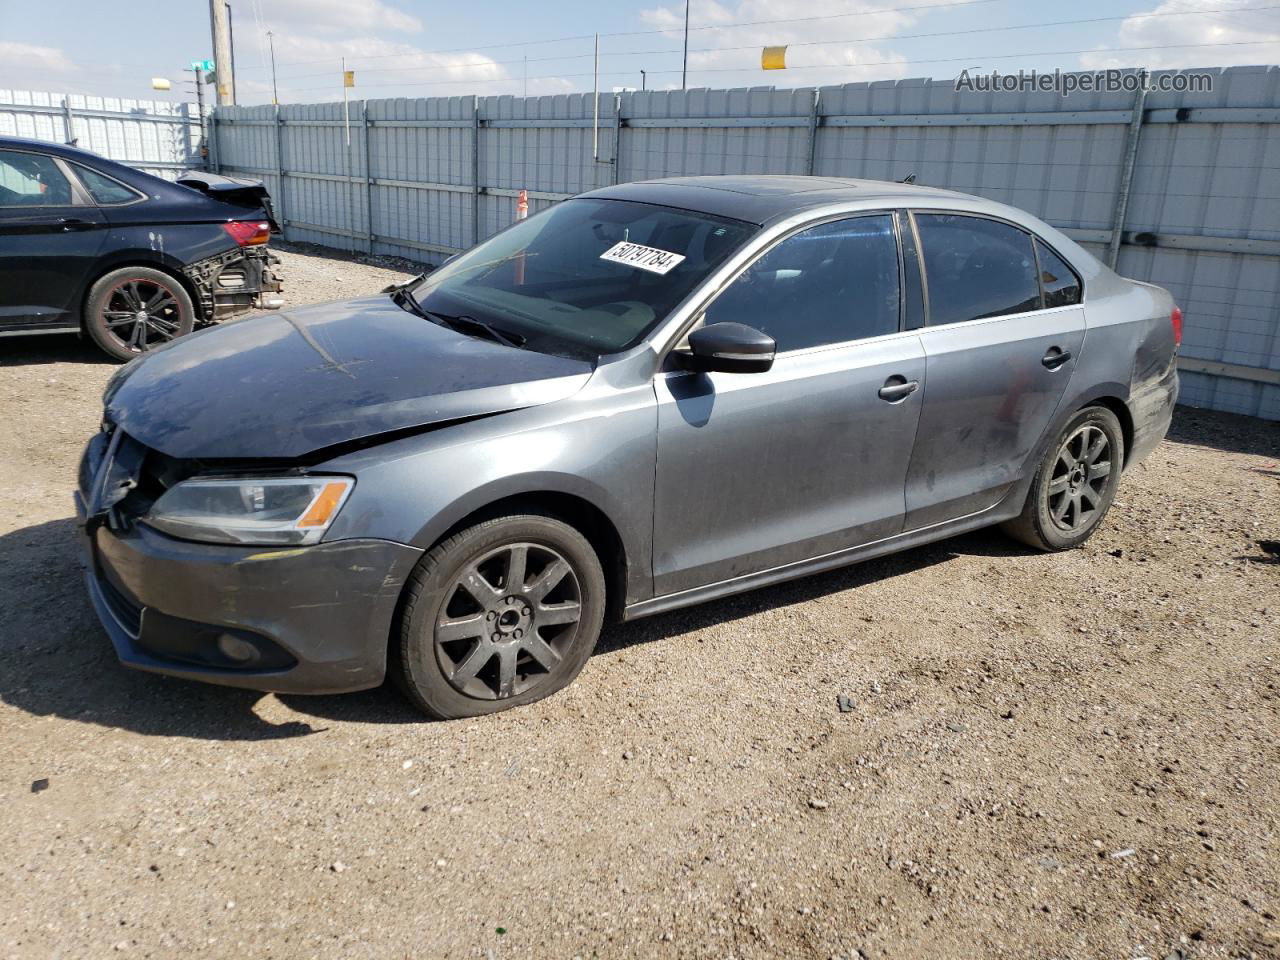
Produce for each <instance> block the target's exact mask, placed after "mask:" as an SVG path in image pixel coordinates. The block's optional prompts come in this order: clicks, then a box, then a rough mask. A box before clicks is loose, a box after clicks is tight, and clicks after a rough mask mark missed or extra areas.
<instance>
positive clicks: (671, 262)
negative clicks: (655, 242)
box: [600, 240, 684, 274]
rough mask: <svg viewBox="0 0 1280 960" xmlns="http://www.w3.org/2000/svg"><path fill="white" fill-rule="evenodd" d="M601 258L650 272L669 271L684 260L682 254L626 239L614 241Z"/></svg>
mask: <svg viewBox="0 0 1280 960" xmlns="http://www.w3.org/2000/svg"><path fill="white" fill-rule="evenodd" d="M600 259H601V260H612V261H613V262H614V263H625V264H626V265H627V266H629V267H639V268H640V269H641V270H648V271H649V272H650V273H658V274H662V273H669V272H670V271H672V270H674V269H675V268H676V267H678V266H679V265H680V263H681V261H683V260H684V254H682V253H672V252H671V251H669V250H659V249H658V248H657V247H646V246H644V245H643V244H639V243H629V242H628V241H626V240H623V241H621V242H620V243H615V244H614V245H613V246H612V247H610V248H609V249H608V250H606V251H605V252H604V253H602V254H600Z"/></svg>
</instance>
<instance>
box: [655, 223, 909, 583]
mask: <svg viewBox="0 0 1280 960" xmlns="http://www.w3.org/2000/svg"><path fill="white" fill-rule="evenodd" d="M899 270H900V262H899V256H898V249H897V244H896V241H895V227H894V218H893V216H892V215H891V214H874V215H868V216H861V217H854V218H849V219H844V220H839V221H835V222H829V223H824V224H821V225H819V226H815V227H810V228H808V229H805V230H802V231H800V232H798V233H795V234H793V235H791V236H790V237H789V238H787V239H785V240H783V241H781V242H780V243H778V244H776V245H775V246H773V247H772V248H771V249H770V250H769V251H768V252H766V253H765V254H764V255H762V256H761V257H759V258H758V259H757V260H756V261H755V262H754V263H753V264H752V265H751V266H749V267H748V268H747V269H746V270H745V271H744V272H743V273H742V274H740V275H739V277H738V278H737V279H736V280H735V281H733V283H731V284H730V285H729V286H728V287H726V288H725V290H724V291H723V292H722V293H721V294H720V295H719V296H718V297H717V298H716V299H715V300H714V301H713V302H712V303H711V304H710V305H709V306H708V308H707V310H706V313H705V322H707V323H717V322H721V321H735V322H738V323H745V324H748V325H750V326H753V327H756V328H757V329H759V330H762V331H764V332H765V333H768V334H769V335H770V336H772V337H773V338H774V339H775V340H776V341H777V345H778V355H777V359H776V360H775V362H774V365H773V368H772V369H771V370H769V371H768V372H766V373H745V374H741V373H739V374H734V373H711V374H701V373H687V372H683V371H676V370H671V371H668V372H665V373H661V374H659V375H658V378H657V380H656V382H655V385H654V386H655V392H656V394H657V400H658V458H657V460H658V462H657V477H656V481H657V488H656V497H655V507H654V554H653V555H654V589H655V591H656V593H657V594H658V595H664V594H670V593H676V592H679V591H682V590H687V589H691V588H694V587H698V586H702V585H706V584H710V583H716V582H719V581H723V580H729V579H733V578H735V577H740V576H745V575H749V574H752V573H757V572H761V571H764V570H768V569H771V568H774V567H778V566H783V565H785V564H788V563H794V562H798V561H802V560H807V559H810V558H813V557H816V556H820V555H824V554H827V553H832V552H836V551H839V550H843V549H847V548H849V547H852V546H856V545H858V544H862V543H866V542H869V541H872V540H878V539H881V538H884V537H887V536H892V535H893V534H895V533H897V532H898V531H899V530H900V529H901V527H902V513H903V483H904V480H905V477H906V470H907V464H908V462H909V459H910V456H911V444H912V440H913V439H914V437H915V430H916V420H917V418H918V417H919V414H920V390H919V384H920V382H921V381H922V380H923V377H924V357H923V353H922V351H921V347H920V343H919V338H918V337H917V336H916V334H915V333H912V332H902V330H901V327H902V319H901V309H900V301H901V294H900V281H899ZM911 384H915V385H916V386H915V387H914V388H913V387H911V386H910V385H911ZM886 386H888V387H890V388H896V389H889V390H885V388H886ZM882 392H883V396H882Z"/></svg>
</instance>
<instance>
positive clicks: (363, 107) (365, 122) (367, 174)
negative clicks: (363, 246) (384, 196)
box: [360, 100, 373, 256]
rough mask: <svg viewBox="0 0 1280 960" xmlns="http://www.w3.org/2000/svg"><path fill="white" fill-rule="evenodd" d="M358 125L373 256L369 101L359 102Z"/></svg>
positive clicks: (370, 247)
mask: <svg viewBox="0 0 1280 960" xmlns="http://www.w3.org/2000/svg"><path fill="white" fill-rule="evenodd" d="M360 123H361V126H362V127H363V128H364V226H365V232H366V233H367V234H369V254H370V255H371V256H372V254H373V170H372V169H370V167H369V101H368V100H361V101H360Z"/></svg>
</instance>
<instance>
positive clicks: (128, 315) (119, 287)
mask: <svg viewBox="0 0 1280 960" xmlns="http://www.w3.org/2000/svg"><path fill="white" fill-rule="evenodd" d="M194 325H195V307H193V306H192V304H191V297H190V296H188V295H187V291H186V290H185V289H183V286H182V284H181V283H179V282H178V281H177V280H175V279H174V278H173V277H171V276H169V275H168V274H167V273H163V272H161V271H159V270H153V269H151V268H150V267H124V268H123V269H120V270H113V271H111V272H110V273H108V274H107V275H106V276H104V277H102V278H101V279H99V280H98V282H97V283H95V284H94V285H93V287H92V289H91V290H90V291H89V298H88V301H87V303H86V308H85V317H84V326H85V330H86V331H87V332H88V334H89V336H90V337H92V338H93V342H94V343H96V344H97V345H98V346H99V347H101V348H102V349H103V350H104V351H106V352H107V353H108V354H110V355H111V356H112V357H114V358H115V359H117V360H132V359H133V358H134V357H136V356H138V355H139V354H141V353H146V352H147V351H148V350H152V349H155V348H156V347H158V346H161V345H162V344H165V343H168V342H169V341H170V340H173V339H174V338H175V337H181V336H185V335H186V334H188V333H190V332H191V329H192V327H193V326H194Z"/></svg>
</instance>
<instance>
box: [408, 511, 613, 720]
mask: <svg viewBox="0 0 1280 960" xmlns="http://www.w3.org/2000/svg"><path fill="white" fill-rule="evenodd" d="M407 590H408V594H407V598H406V601H405V606H404V610H403V613H402V616H401V624H400V626H401V628H400V637H399V644H398V649H397V650H396V651H395V652H394V653H395V655H394V656H393V658H392V664H391V666H392V671H393V676H394V677H395V679H396V681H397V683H398V684H399V686H400V687H401V689H402V690H403V691H404V693H405V694H406V696H408V698H409V699H410V700H411V701H413V703H414V704H416V705H417V706H418V707H419V708H420V709H422V710H423V711H425V712H426V713H428V714H429V715H431V716H433V717H437V718H439V719H442V720H448V719H454V718H457V717H474V716H480V715H482V714H487V713H496V712H498V711H499V710H506V709H507V708H509V707H515V706H520V705H522V704H526V703H532V702H533V701H535V700H541V699H542V698H543V697H546V696H548V695H549V694H552V693H555V692H556V691H557V690H560V689H561V688H563V687H565V686H566V685H568V684H569V683H570V682H572V681H573V679H574V677H576V676H577V675H578V673H579V672H580V671H581V670H582V667H583V665H584V664H585V663H586V662H587V658H588V657H590V656H591V651H592V650H593V649H594V648H595V644H596V639H597V638H598V637H599V635H600V626H601V624H602V622H603V620H604V607H605V583H604V573H603V571H602V570H601V568H600V561H599V559H598V558H597V557H596V554H595V551H594V550H592V548H591V544H590V543H588V542H587V540H586V538H585V537H583V536H582V534H580V533H579V532H578V531H577V530H575V529H574V528H573V527H571V526H569V525H568V524H566V523H564V522H562V521H560V520H558V519H556V518H554V517H551V516H547V515H543V514H522V515H517V516H506V517H498V518H495V519H492V520H487V521H485V522H483V523H479V524H477V525H475V526H473V527H470V528H468V529H466V530H464V531H462V532H461V533H459V534H457V535H455V536H452V537H450V538H448V539H447V540H445V541H443V542H442V543H440V544H439V545H437V546H436V547H434V548H433V549H431V550H430V551H428V552H427V554H426V555H425V556H424V557H423V558H422V560H421V561H420V562H419V563H418V566H417V567H416V568H415V570H414V572H413V574H412V575H411V577H410V580H409V585H408V587H407Z"/></svg>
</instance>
